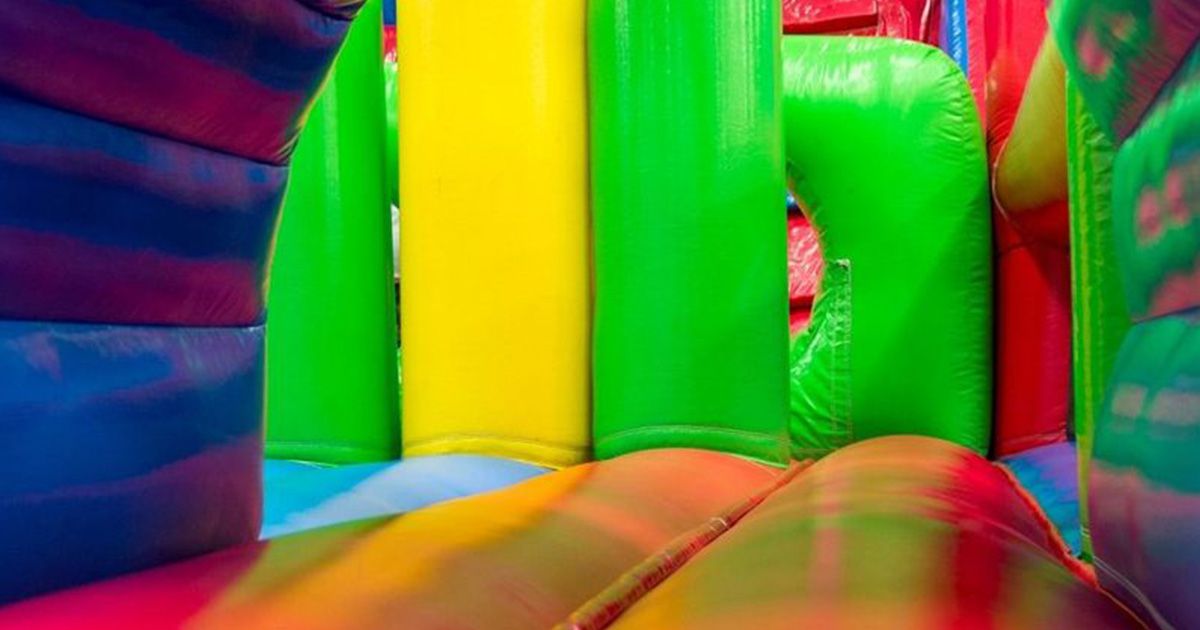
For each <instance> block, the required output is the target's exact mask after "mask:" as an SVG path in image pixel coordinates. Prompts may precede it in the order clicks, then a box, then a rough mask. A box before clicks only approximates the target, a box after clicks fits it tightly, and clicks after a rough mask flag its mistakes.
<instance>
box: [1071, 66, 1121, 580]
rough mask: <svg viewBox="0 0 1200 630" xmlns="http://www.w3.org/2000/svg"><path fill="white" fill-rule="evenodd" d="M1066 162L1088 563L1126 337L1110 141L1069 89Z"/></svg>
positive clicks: (1082, 515)
mask: <svg viewBox="0 0 1200 630" xmlns="http://www.w3.org/2000/svg"><path fill="white" fill-rule="evenodd" d="M1067 111H1068V112H1069V115H1068V117H1067V120H1068V122H1067V158H1068V162H1069V163H1070V168H1069V170H1068V176H1069V178H1070V185H1071V189H1070V190H1071V284H1072V288H1071V290H1072V294H1073V295H1072V302H1073V305H1072V320H1073V321H1072V326H1071V329H1072V334H1073V337H1074V339H1073V340H1072V344H1071V349H1072V354H1073V355H1074V356H1073V359H1074V390H1075V399H1074V423H1075V436H1076V440H1077V442H1078V445H1079V505H1080V508H1081V509H1080V522H1081V524H1082V526H1083V553H1084V556H1085V557H1089V558H1090V557H1091V536H1090V535H1089V531H1088V519H1087V516H1088V514H1087V510H1086V509H1084V508H1086V506H1087V476H1088V472H1087V470H1088V462H1089V461H1090V460H1091V454H1092V436H1093V434H1094V430H1095V426H1096V422H1097V421H1098V420H1099V417H1100V414H1101V411H1102V410H1103V405H1104V395H1105V391H1106V388H1107V387H1108V383H1109V379H1111V378H1112V375H1113V369H1114V367H1115V365H1116V361H1117V354H1118V353H1119V351H1120V349H1121V342H1122V341H1123V340H1124V339H1125V333H1126V332H1128V331H1129V326H1130V319H1129V310H1128V309H1127V308H1126V306H1125V295H1124V294H1123V293H1122V288H1121V275H1120V272H1119V271H1118V267H1117V251H1116V243H1115V241H1114V239H1113V213H1112V178H1113V172H1112V167H1113V147H1112V142H1111V141H1109V139H1108V137H1107V136H1106V135H1105V134H1104V132H1103V131H1102V130H1101V129H1100V126H1099V125H1098V124H1097V123H1096V121H1095V119H1094V118H1093V117H1092V114H1091V112H1089V111H1088V109H1087V107H1086V105H1085V104H1084V101H1083V98H1082V97H1081V96H1080V95H1079V92H1078V91H1077V90H1076V89H1075V88H1074V86H1070V87H1068V89H1067Z"/></svg>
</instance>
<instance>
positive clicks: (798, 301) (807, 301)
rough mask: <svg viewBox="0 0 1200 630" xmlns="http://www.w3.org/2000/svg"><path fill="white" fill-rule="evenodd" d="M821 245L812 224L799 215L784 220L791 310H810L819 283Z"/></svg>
mask: <svg viewBox="0 0 1200 630" xmlns="http://www.w3.org/2000/svg"><path fill="white" fill-rule="evenodd" d="M824 266H825V261H824V259H823V258H821V244H820V243H818V242H817V233H816V232H815V231H814V230H813V227H812V224H811V223H809V222H808V219H807V218H805V217H804V216H803V215H792V216H789V217H788V298H789V300H790V302H791V305H792V310H793V311H795V310H797V309H803V310H811V309H812V303H813V297H814V296H815V295H816V294H817V285H818V284H819V283H820V282H821V269H823V268H824Z"/></svg>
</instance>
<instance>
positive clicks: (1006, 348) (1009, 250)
mask: <svg viewBox="0 0 1200 630" xmlns="http://www.w3.org/2000/svg"><path fill="white" fill-rule="evenodd" d="M985 26H986V30H987V41H988V47H987V48H988V95H987V109H988V116H987V124H988V134H987V139H988V157H989V162H990V163H991V164H993V165H994V164H995V161H996V159H997V157H998V156H999V154H1000V150H1001V149H1002V148H1003V147H1004V144H1005V143H1006V142H1007V141H1008V138H1009V135H1010V134H1011V133H1012V128H1013V123H1014V121H1015V120H1016V116H1017V112H1018V110H1019V108H1020V105H1021V100H1022V98H1023V97H1024V94H1025V86H1026V83H1027V82H1028V80H1029V74H1030V71H1031V69H1032V68H1033V63H1034V60H1035V59H1036V58H1037V54H1038V51H1039V50H1040V48H1041V45H1042V42H1043V40H1044V39H1045V35H1046V27H1047V25H1046V6H1045V3H1044V2H1042V1H1041V0H988V2H987V20H986V24H985ZM1066 217H1067V213H1066V211H1065V207H1058V208H1047V209H1045V210H1038V211H1035V212H1030V213H1027V216H1026V217H1024V219H1025V221H1027V224H1026V225H1023V226H1022V229H1021V230H1020V231H1018V228H1017V227H1016V226H1014V225H1013V224H1012V223H1010V222H1009V220H1008V218H1007V217H1005V216H1004V215H1003V214H1001V213H1000V212H999V211H996V212H995V213H994V222H995V227H996V229H995V234H996V249H997V252H998V253H997V261H996V287H997V294H996V423H995V441H994V450H995V454H996V455H997V456H1006V455H1013V454H1016V453H1019V452H1022V451H1024V450H1026V449H1029V448H1033V447H1036V446H1041V445H1044V444H1050V443H1054V442H1058V441H1062V440H1065V439H1066V437H1067V422H1068V416H1069V412H1070V395H1071V388H1070V375H1071V338H1070V335H1071V297H1070V296H1071V277H1070V260H1069V256H1068V251H1067V248H1066V240H1067V237H1068V234H1067V232H1068V230H1067V223H1066Z"/></svg>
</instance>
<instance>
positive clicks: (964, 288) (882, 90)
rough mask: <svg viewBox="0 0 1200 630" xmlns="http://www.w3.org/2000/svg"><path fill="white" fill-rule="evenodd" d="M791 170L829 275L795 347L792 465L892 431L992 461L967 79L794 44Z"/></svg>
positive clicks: (884, 57)
mask: <svg viewBox="0 0 1200 630" xmlns="http://www.w3.org/2000/svg"><path fill="white" fill-rule="evenodd" d="M783 60H784V69H783V77H784V79H783V80H784V120H785V124H786V135H785V137H786V143H787V158H788V173H789V175H790V176H791V178H792V180H793V183H794V186H795V187H794V190H795V192H796V197H797V199H798V200H799V201H800V204H801V206H802V207H803V208H804V210H805V212H806V213H807V214H808V216H809V218H810V219H811V220H812V223H813V226H814V228H815V229H816V231H817V235H818V239H819V241H820V244H821V250H822V255H823V257H824V258H825V263H826V264H825V275H824V277H823V278H822V281H821V286H820V290H819V292H818V295H817V299H816V303H815V305H814V309H813V319H812V323H811V325H810V326H809V327H808V329H806V330H805V332H804V333H803V334H801V335H800V336H799V337H798V338H797V339H796V341H795V342H794V345H793V348H792V391H791V396H792V401H791V403H792V404H791V410H792V411H791V413H792V416H791V434H792V450H793V455H794V456H795V457H797V458H808V457H817V456H821V455H824V454H826V453H829V452H831V451H833V450H835V449H837V448H840V447H842V446H845V445H847V444H849V443H851V442H854V441H859V440H864V439H867V438H871V437H877V436H881V435H889V434H904V433H911V434H918V435H928V436H932V437H939V438H943V439H947V440H950V441H953V442H957V443H959V444H963V445H965V446H968V447H971V448H973V449H975V450H976V451H978V452H981V453H986V452H987V449H988V443H989V438H990V434H991V410H992V397H991V396H992V378H991V375H992V372H991V369H992V337H991V331H992V319H991V312H992V309H991V305H992V277H991V273H992V267H991V265H992V263H991V215H990V209H989V196H988V186H987V166H986V157H985V156H986V152H985V148H984V143H983V137H982V134H981V132H980V125H979V118H978V113H977V111H976V107H975V101H974V99H973V97H972V96H971V90H970V88H969V86H968V85H967V81H966V79H965V78H964V77H963V75H962V72H961V71H960V70H959V69H958V68H957V67H956V66H955V65H954V62H953V61H951V60H950V58H949V57H947V56H946V55H945V54H944V53H942V52H941V51H939V50H937V49H935V48H932V47H929V46H925V45H922V44H917V43H913V42H904V41H896V40H888V39H874V38H871V39H867V38H845V37H836V38H828V37H787V38H785V39H784V43H783Z"/></svg>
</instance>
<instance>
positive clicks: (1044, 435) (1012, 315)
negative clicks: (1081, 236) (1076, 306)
mask: <svg viewBox="0 0 1200 630" xmlns="http://www.w3.org/2000/svg"><path fill="white" fill-rule="evenodd" d="M996 280H997V283H996V313H997V318H996V319H997V328H998V333H999V335H1000V337H999V339H998V341H999V342H1000V343H998V344H997V347H996V366H997V369H996V392H997V396H996V419H997V421H996V424H995V429H994V438H993V440H994V441H993V444H994V448H995V452H996V455H997V456H998V457H1003V456H1007V455H1012V454H1015V453H1020V452H1022V451H1025V450H1028V449H1031V448H1034V447H1037V446H1043V445H1046V444H1053V443H1055V442H1061V441H1063V440H1064V439H1065V438H1066V434H1067V418H1068V416H1069V415H1070V392H1071V293H1070V281H1071V265H1070V260H1068V258H1067V257H1066V256H1064V255H1063V252H1062V251H1060V250H1056V249H1052V248H1048V247H1046V246H1042V245H1036V244H1035V245H1028V246H1018V247H1013V248H1011V249H1009V250H1008V251H1006V252H1002V253H1001V254H1000V257H999V259H998V260H997V261H996Z"/></svg>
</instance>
